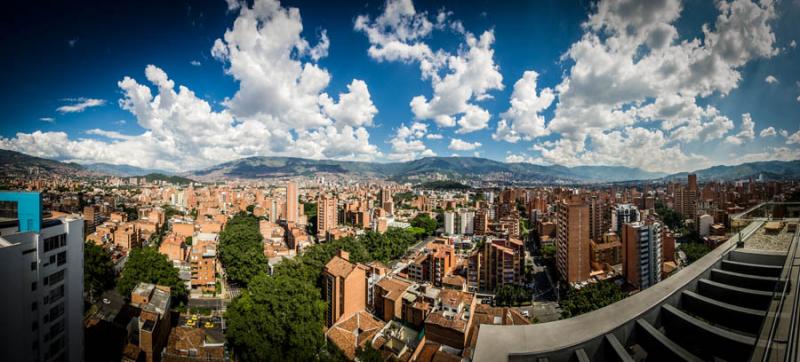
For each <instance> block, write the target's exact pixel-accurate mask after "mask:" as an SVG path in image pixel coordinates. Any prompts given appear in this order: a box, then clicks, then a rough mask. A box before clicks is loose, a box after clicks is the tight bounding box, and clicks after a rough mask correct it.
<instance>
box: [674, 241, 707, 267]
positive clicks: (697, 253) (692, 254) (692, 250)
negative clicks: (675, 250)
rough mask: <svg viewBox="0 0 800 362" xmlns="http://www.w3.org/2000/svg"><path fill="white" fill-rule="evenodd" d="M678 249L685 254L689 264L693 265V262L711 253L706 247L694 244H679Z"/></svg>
mask: <svg viewBox="0 0 800 362" xmlns="http://www.w3.org/2000/svg"><path fill="white" fill-rule="evenodd" d="M680 249H681V250H683V252H684V253H686V258H687V259H688V260H689V263H690V264H691V263H694V262H695V260H697V259H700V258H702V257H703V256H704V255H706V254H708V252H710V251H711V248H710V247H709V246H708V245H706V244H703V243H695V242H688V243H681V246H680Z"/></svg>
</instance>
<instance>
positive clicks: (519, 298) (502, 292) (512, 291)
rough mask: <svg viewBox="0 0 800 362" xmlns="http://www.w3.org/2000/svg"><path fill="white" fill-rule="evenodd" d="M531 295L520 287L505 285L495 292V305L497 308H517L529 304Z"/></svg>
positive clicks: (529, 291)
mask: <svg viewBox="0 0 800 362" xmlns="http://www.w3.org/2000/svg"><path fill="white" fill-rule="evenodd" d="M532 297H533V293H532V291H531V290H530V289H528V288H525V287H524V286H521V285H512V284H506V285H504V286H502V287H500V288H497V290H495V299H494V300H495V303H496V304H497V305H498V306H519V305H522V304H523V303H526V302H530V301H531V298H532Z"/></svg>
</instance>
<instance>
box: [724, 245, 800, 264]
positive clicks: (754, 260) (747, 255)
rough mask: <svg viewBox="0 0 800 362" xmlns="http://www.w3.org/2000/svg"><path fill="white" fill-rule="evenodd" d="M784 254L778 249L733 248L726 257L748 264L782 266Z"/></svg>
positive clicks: (784, 258)
mask: <svg viewBox="0 0 800 362" xmlns="http://www.w3.org/2000/svg"><path fill="white" fill-rule="evenodd" d="M786 254H787V253H786V252H780V251H767V250H758V251H756V250H748V249H733V250H731V252H730V253H728V255H727V259H728V260H731V261H738V262H742V263H749V264H763V265H773V266H783V262H784V261H785V260H786Z"/></svg>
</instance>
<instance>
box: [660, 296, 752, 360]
mask: <svg viewBox="0 0 800 362" xmlns="http://www.w3.org/2000/svg"><path fill="white" fill-rule="evenodd" d="M661 311H662V313H661V324H662V326H663V327H664V329H665V330H666V332H667V336H668V337H669V338H670V339H672V340H673V341H675V342H677V343H678V344H680V345H681V346H682V347H683V348H685V349H687V350H689V351H691V352H692V353H694V354H695V355H697V356H699V357H700V358H703V359H712V358H714V357H719V358H723V359H725V360H728V361H741V360H746V359H749V358H750V355H751V354H752V353H753V347H754V345H755V343H756V339H755V338H753V337H751V336H746V335H743V334H739V333H736V332H732V331H729V330H726V329H722V328H719V327H716V326H713V325H711V324H709V323H708V322H706V321H703V320H700V319H698V318H696V317H694V316H691V315H689V314H688V313H686V312H684V311H682V310H680V309H678V308H675V307H673V306H671V305H669V304H665V305H663V306H662V307H661Z"/></svg>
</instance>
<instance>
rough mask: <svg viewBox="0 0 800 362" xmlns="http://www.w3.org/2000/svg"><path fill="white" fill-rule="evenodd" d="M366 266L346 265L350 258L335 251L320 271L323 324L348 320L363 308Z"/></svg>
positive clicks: (364, 302) (342, 251) (365, 295)
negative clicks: (323, 312) (324, 306)
mask: <svg viewBox="0 0 800 362" xmlns="http://www.w3.org/2000/svg"><path fill="white" fill-rule="evenodd" d="M367 269H368V268H367V267H365V266H363V265H361V264H354V263H351V262H350V255H349V254H348V253H347V252H346V251H344V250H339V253H338V255H336V256H334V257H333V258H332V259H331V260H330V261H328V263H327V264H325V268H324V269H323V270H322V295H323V296H324V298H325V301H326V302H327V304H328V309H327V310H326V311H325V325H326V326H328V327H330V326H332V325H334V324H335V323H336V322H337V321H338V320H339V319H340V318H348V317H350V316H351V315H353V314H355V313H356V312H359V311H362V310H364V308H366V306H367Z"/></svg>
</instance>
